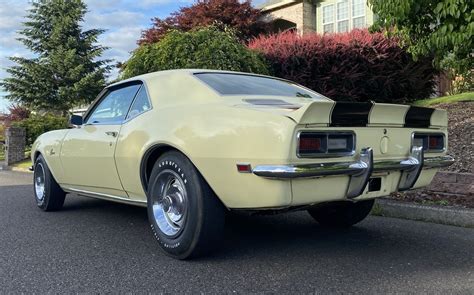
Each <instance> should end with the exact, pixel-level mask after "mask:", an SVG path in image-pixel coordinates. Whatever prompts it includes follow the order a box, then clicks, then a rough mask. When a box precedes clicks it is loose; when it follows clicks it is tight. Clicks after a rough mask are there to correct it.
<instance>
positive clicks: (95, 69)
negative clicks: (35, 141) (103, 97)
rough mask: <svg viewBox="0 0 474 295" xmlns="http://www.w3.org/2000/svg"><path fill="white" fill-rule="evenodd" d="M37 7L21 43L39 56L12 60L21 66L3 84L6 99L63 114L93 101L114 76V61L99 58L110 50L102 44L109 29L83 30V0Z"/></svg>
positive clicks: (43, 0) (47, 0)
mask: <svg viewBox="0 0 474 295" xmlns="http://www.w3.org/2000/svg"><path fill="white" fill-rule="evenodd" d="M32 5H33V6H32V9H31V10H30V11H29V14H28V16H27V17H26V18H27V21H26V22H24V23H23V25H24V28H23V30H22V31H20V34H21V38H19V40H20V41H21V42H22V43H23V44H24V45H25V46H26V47H27V48H28V49H29V50H31V51H32V52H33V53H34V55H33V56H34V57H33V58H23V57H10V60H11V61H13V62H15V63H16V65H14V66H12V67H10V68H8V69H7V72H8V73H9V74H10V77H8V78H6V79H4V80H3V81H2V82H1V83H0V86H3V88H4V89H5V90H6V91H7V92H8V94H7V96H6V98H7V99H9V100H11V101H14V102H17V103H20V104H22V105H26V106H28V107H29V108H31V109H36V110H47V111H54V112H62V113H65V112H66V111H67V110H69V109H70V108H71V107H74V106H78V105H82V104H86V103H89V102H91V101H92V100H93V99H94V98H95V96H96V95H97V94H98V93H99V92H100V90H101V89H102V88H103V87H104V85H105V76H106V74H107V73H108V72H109V71H110V65H109V62H110V61H109V60H100V59H99V58H100V56H101V55H102V53H103V52H104V50H106V49H107V48H106V47H103V46H100V45H97V37H98V36H99V35H100V34H102V33H103V32H104V30H100V29H92V30H87V31H83V30H82V27H81V24H80V23H81V22H82V21H83V18H84V15H85V13H86V12H87V7H86V5H85V4H84V3H83V2H82V0H40V1H34V2H33V3H32Z"/></svg>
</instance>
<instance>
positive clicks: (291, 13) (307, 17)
mask: <svg viewBox="0 0 474 295" xmlns="http://www.w3.org/2000/svg"><path fill="white" fill-rule="evenodd" d="M278 19H283V20H287V21H290V22H293V23H295V24H296V30H297V31H298V33H299V34H301V35H303V34H307V33H312V32H315V31H316V6H315V5H314V4H313V3H312V2H308V1H302V2H299V3H298V2H294V3H293V2H292V3H289V4H288V5H287V6H282V7H279V8H278V9H275V10H269V11H267V12H266V13H265V17H264V20H266V21H268V22H271V21H274V20H278Z"/></svg>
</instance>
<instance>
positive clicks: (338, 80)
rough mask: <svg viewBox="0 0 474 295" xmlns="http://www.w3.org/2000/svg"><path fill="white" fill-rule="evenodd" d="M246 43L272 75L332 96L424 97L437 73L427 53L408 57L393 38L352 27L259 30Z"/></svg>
mask: <svg viewBox="0 0 474 295" xmlns="http://www.w3.org/2000/svg"><path fill="white" fill-rule="evenodd" d="M249 47H250V48H251V49H254V50H257V51H259V52H261V53H263V55H264V56H265V57H266V59H267V60H268V63H269V65H270V67H271V70H272V71H273V74H274V75H275V76H277V77H281V78H285V79H288V80H292V81H295V82H297V83H300V84H302V85H304V86H306V87H309V88H311V89H313V90H315V91H317V92H320V93H321V94H324V95H326V96H328V97H330V98H332V99H334V100H346V101H368V100H373V101H377V102H391V103H408V102H411V101H414V100H416V99H421V98H426V97H429V96H430V94H432V93H433V89H434V77H435V75H436V73H437V71H436V70H435V68H434V67H433V66H432V62H431V59H430V58H423V59H419V60H417V61H415V60H413V58H412V56H411V54H410V53H409V52H407V50H406V49H405V48H403V47H401V46H400V44H399V42H398V40H397V39H395V38H390V37H386V36H385V35H384V34H383V33H374V34H372V33H369V32H368V31H367V30H354V31H352V32H350V33H344V34H330V35H324V36H322V35H318V34H310V35H305V36H298V35H296V34H294V33H292V32H286V33H280V34H276V35H270V36H260V37H258V38H256V39H254V40H253V41H251V42H250V44H249Z"/></svg>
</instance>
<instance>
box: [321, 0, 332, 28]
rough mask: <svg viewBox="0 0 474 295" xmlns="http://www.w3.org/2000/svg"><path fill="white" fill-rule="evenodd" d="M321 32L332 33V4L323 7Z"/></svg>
mask: <svg viewBox="0 0 474 295" xmlns="http://www.w3.org/2000/svg"><path fill="white" fill-rule="evenodd" d="M323 31H324V33H333V32H334V4H330V5H326V6H323Z"/></svg>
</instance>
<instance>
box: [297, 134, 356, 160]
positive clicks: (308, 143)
mask: <svg viewBox="0 0 474 295" xmlns="http://www.w3.org/2000/svg"><path fill="white" fill-rule="evenodd" d="M354 150H355V135H354V133H352V132H300V133H299V135H298V151H297V154H298V156H299V157H307V158H309V157H338V156H340V157H342V156H350V155H353V154H354Z"/></svg>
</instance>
